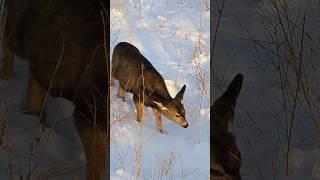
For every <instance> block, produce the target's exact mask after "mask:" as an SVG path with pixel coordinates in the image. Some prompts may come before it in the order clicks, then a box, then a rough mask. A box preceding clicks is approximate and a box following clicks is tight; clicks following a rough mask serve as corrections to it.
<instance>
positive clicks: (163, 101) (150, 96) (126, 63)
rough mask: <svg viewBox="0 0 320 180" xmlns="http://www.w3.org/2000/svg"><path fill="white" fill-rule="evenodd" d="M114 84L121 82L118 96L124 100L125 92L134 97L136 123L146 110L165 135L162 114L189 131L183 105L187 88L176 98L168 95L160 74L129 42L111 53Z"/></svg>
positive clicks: (119, 45)
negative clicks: (150, 111)
mask: <svg viewBox="0 0 320 180" xmlns="http://www.w3.org/2000/svg"><path fill="white" fill-rule="evenodd" d="M111 74H112V75H111V76H112V84H114V79H117V80H118V81H119V89H118V97H123V95H124V91H127V92H131V93H132V94H133V101H134V103H135V106H136V110H137V121H139V122H141V120H142V119H143V107H144V105H145V106H148V107H151V108H152V111H153V114H154V116H155V119H156V124H157V128H158V130H159V131H160V132H161V133H162V132H163V128H162V120H161V114H164V115H165V116H166V117H168V118H169V119H170V120H172V121H174V122H175V123H177V124H179V125H180V126H182V127H184V128H187V127H188V122H187V120H186V118H185V110H184V106H183V104H182V102H181V101H182V99H183V94H184V91H185V89H186V85H184V86H183V87H182V89H181V90H180V92H178V94H177V95H176V97H175V98H172V97H171V96H170V94H169V92H168V89H167V86H166V84H165V82H164V80H163V78H162V76H161V75H160V73H159V72H158V71H157V70H156V69H155V68H154V67H153V66H152V64H151V63H150V62H149V61H148V60H147V59H146V58H145V57H144V56H143V55H142V54H141V53H140V51H139V49H138V48H136V47H135V46H133V45H131V44H129V43H127V42H120V43H118V44H117V45H116V46H115V48H114V50H113V54H112V71H111Z"/></svg>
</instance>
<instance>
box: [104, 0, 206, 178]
mask: <svg viewBox="0 0 320 180" xmlns="http://www.w3.org/2000/svg"><path fill="white" fill-rule="evenodd" d="M207 3H208V4H205V1H197V0H187V1H164V0H163V1H158V0H130V1H119V0H112V1H111V17H110V21H111V22H110V26H111V27H110V30H111V32H110V33H111V37H110V41H111V49H110V50H111V52H112V51H113V47H114V46H115V45H116V44H117V43H118V42H121V41H126V42H129V43H131V44H133V45H135V46H137V47H138V48H139V49H140V51H141V52H142V54H144V55H145V57H146V58H147V59H148V60H149V61H150V62H151V63H152V64H153V65H154V67H155V68H156V69H157V70H158V71H159V72H160V74H161V75H162V76H163V78H164V79H165V82H166V84H167V87H168V90H169V92H170V94H171V96H172V97H174V96H175V95H176V93H177V92H178V91H179V90H180V89H181V87H182V86H183V85H184V84H185V85H186V86H187V88H186V91H185V95H184V99H183V104H184V107H185V109H186V119H187V121H188V123H189V127H188V128H186V129H184V128H181V127H180V126H178V125H176V124H175V123H173V122H172V121H170V120H168V119H167V118H165V117H164V116H162V119H163V123H164V124H163V126H164V128H165V131H166V132H165V133H164V134H161V133H159V131H158V130H157V128H156V123H155V120H154V117H153V116H152V113H151V111H150V109H149V108H145V110H144V112H145V122H144V123H143V124H141V123H138V122H137V121H136V114H135V106H134V103H133V100H132V95H131V94H126V101H124V102H123V101H122V99H119V98H117V97H116V92H117V88H118V83H116V85H115V86H114V87H112V89H111V142H110V144H111V147H110V148H111V149H110V156H111V160H110V163H111V164H110V168H111V179H112V180H119V179H207V178H208V174H209V166H210V164H209V162H210V158H209V151H210V143H209V142H210V138H209V137H210V136H209V134H210V126H209V125H210V123H209V115H210V114H209V113H210V111H209V73H210V72H209V48H210V45H209V43H210V41H209V37H210V36H209V34H210V31H209V27H210V24H209V23H210V21H209V18H210V17H209V15H210V12H209V9H208V8H209V1H207ZM207 5H208V6H207Z"/></svg>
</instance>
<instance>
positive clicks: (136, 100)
mask: <svg viewBox="0 0 320 180" xmlns="http://www.w3.org/2000/svg"><path fill="white" fill-rule="evenodd" d="M133 101H134V104H135V105H136V111H137V121H139V122H141V121H142V120H143V103H142V101H141V99H140V98H138V97H137V96H133Z"/></svg>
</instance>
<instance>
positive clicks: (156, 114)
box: [152, 108, 163, 133]
mask: <svg viewBox="0 0 320 180" xmlns="http://www.w3.org/2000/svg"><path fill="white" fill-rule="evenodd" d="M152 113H153V116H154V117H155V119H156V124H157V129H158V130H159V131H160V133H163V128H162V120H161V113H160V112H159V111H158V110H157V109H155V108H152Z"/></svg>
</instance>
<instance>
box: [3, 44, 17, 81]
mask: <svg viewBox="0 0 320 180" xmlns="http://www.w3.org/2000/svg"><path fill="white" fill-rule="evenodd" d="M2 50H3V58H2V61H1V64H2V65H1V69H0V79H3V80H9V79H11V78H13V76H14V52H13V51H12V50H11V49H10V48H9V45H8V43H7V40H5V39H4V38H3V42H2Z"/></svg>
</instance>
